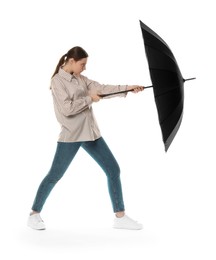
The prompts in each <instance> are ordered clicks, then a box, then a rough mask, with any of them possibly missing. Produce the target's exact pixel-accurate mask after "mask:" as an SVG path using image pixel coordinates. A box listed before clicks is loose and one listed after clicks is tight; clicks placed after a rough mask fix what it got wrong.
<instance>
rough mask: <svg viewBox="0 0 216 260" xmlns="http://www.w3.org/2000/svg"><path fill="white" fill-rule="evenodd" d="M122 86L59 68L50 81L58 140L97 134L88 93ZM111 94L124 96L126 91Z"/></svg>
mask: <svg viewBox="0 0 216 260" xmlns="http://www.w3.org/2000/svg"><path fill="white" fill-rule="evenodd" d="M126 89H127V85H118V86H114V85H101V84H99V83H98V82H96V81H93V80H90V79H88V78H87V77H85V76H82V75H80V76H79V77H76V76H74V75H71V74H69V73H67V72H66V71H64V70H63V69H61V68H60V70H59V72H58V73H57V74H56V75H55V76H54V77H53V78H52V80H51V91H52V96H53V102H54V109H55V114H56V118H57V120H58V122H59V123H60V125H61V132H60V135H59V139H58V141H59V142H80V141H93V140H96V139H98V138H99V137H101V134H100V130H99V128H98V125H97V122H96V120H95V117H94V114H93V109H92V106H91V105H92V99H91V97H90V93H110V92H117V91H122V90H126ZM115 96H124V97H125V96H126V94H125V93H124V94H118V95H115ZM112 97H113V96H112Z"/></svg>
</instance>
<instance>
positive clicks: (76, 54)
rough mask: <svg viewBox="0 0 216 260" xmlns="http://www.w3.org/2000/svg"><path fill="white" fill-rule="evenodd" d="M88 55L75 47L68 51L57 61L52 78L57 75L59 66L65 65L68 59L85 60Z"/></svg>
mask: <svg viewBox="0 0 216 260" xmlns="http://www.w3.org/2000/svg"><path fill="white" fill-rule="evenodd" d="M87 57H88V53H87V52H86V51H85V50H84V49H83V48H81V47H79V46H76V47H73V48H72V49H70V50H69V51H68V52H67V53H66V54H64V55H63V56H62V57H61V59H60V60H59V63H58V65H57V66H56V69H55V72H54V73H53V75H52V78H53V77H54V76H55V75H56V74H57V73H58V71H59V69H60V68H61V66H62V65H63V64H64V63H66V62H67V61H68V60H69V59H71V58H73V59H74V60H75V61H78V60H81V59H83V58H87Z"/></svg>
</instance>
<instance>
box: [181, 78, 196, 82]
mask: <svg viewBox="0 0 216 260" xmlns="http://www.w3.org/2000/svg"><path fill="white" fill-rule="evenodd" d="M193 79H196V78H189V79H183V81H184V82H185V81H188V80H193Z"/></svg>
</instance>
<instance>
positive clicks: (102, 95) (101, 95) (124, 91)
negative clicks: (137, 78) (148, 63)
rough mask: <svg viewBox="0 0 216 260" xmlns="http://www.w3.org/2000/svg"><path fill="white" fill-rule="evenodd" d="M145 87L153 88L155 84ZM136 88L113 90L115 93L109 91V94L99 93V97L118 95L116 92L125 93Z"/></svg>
mask: <svg viewBox="0 0 216 260" xmlns="http://www.w3.org/2000/svg"><path fill="white" fill-rule="evenodd" d="M145 88H153V86H147V87H144V89H145ZM133 90H134V89H129V90H123V91H118V92H113V93H108V94H98V96H99V97H107V96H112V95H116V94H123V93H127V92H130V91H133Z"/></svg>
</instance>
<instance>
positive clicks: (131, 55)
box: [0, 0, 216, 260]
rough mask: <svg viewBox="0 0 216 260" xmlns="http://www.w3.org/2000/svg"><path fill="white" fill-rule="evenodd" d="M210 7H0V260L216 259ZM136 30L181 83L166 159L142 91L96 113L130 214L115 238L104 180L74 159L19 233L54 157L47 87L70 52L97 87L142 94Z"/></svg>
mask: <svg viewBox="0 0 216 260" xmlns="http://www.w3.org/2000/svg"><path fill="white" fill-rule="evenodd" d="M213 4H214V1H213V0H212V1H211V0H206V1H197V0H182V1H174V0H172V1H171V0H163V1H160V0H158V1H157V0H151V1H145V0H142V1H141V0H140V1H139V0H133V1H130V0H128V1H117V0H109V1H99V0H98V1H97V0H93V1H90V0H89V1H87V0H86V1H73V0H70V1H69V0H68V1H67V0H61V1H56V0H52V1H45V0H43V1H42V0H37V1H31V0H28V1H27V0H26V1H25V0H19V1H15V0H11V1H10V0H8V1H2V2H1V4H0V27H1V28H0V29H1V30H0V33H1V48H0V58H1V62H0V66H1V68H0V69H1V96H0V99H1V102H0V106H1V107H0V113H1V128H0V129H1V130H0V131H1V145H0V147H1V148H0V149H1V165H0V167H1V169H0V173H1V182H0V207H1V214H0V220H1V222H0V223H1V235H0V237H1V250H0V255H1V259H14V257H18V258H19V259H21V258H22V259H30V258H32V259H36V258H39V257H40V259H48V258H49V259H53V260H54V259H59V258H61V259H76V260H77V259H118V258H126V257H128V258H132V257H133V258H134V259H146V260H150V259H157V260H158V259H166V260H168V259H170V260H171V259H175V260H177V259H186V260H187V259H188V260H189V259H190V260H191V259H208V260H213V259H216V252H215V244H216V235H215V234H216V221H215V220H216V210H215V199H216V190H215V186H216V183H215V182H216V178H215V145H216V138H215V130H216V127H215V125H216V124H215V111H216V105H215V94H216V91H215V58H216V57H215V49H214V48H215V45H216V41H215V36H214V34H215V28H214V24H215V11H214V8H215V7H214V5H213ZM139 20H142V21H143V22H144V23H145V24H147V25H148V26H149V27H151V28H152V29H153V30H155V31H156V32H157V33H158V34H159V35H160V36H161V37H162V38H163V39H164V40H165V41H166V42H167V43H168V45H169V46H170V48H171V49H172V51H173V53H174V55H175V57H176V59H177V61H178V64H179V66H180V68H181V72H182V74H183V76H184V77H185V78H187V77H196V78H197V79H196V80H195V81H189V82H187V83H186V84H185V107H184V117H183V122H182V125H181V127H180V130H179V132H178V134H177V136H176V138H175V140H174V141H173V143H172V145H171V147H170V149H169V151H168V153H165V152H164V147H163V143H162V137H161V132H160V128H159V124H158V118H157V112H156V107H155V103H154V97H153V92H152V90H151V89H149V90H145V91H144V92H142V93H139V94H137V95H135V94H131V93H130V94H128V96H127V98H125V99H124V98H115V99H109V100H104V101H100V102H99V103H97V104H94V111H95V115H96V118H97V121H98V124H99V126H100V129H101V132H102V134H103V137H104V138H105V140H106V141H107V143H108V144H109V146H110V148H111V150H112V151H113V153H114V155H115V156H116V158H117V160H118V162H119V164H120V167H121V172H122V175H121V176H122V185H123V191H124V200H125V204H126V209H127V214H128V215H129V216H131V217H132V218H135V219H137V220H139V221H140V222H142V223H143V225H144V229H143V230H142V231H138V232H136V231H135V232H133V231H121V230H113V229H112V228H111V226H112V219H113V213H112V208H111V203H110V201H109V196H108V191H107V186H106V178H105V175H104V173H103V172H102V171H101V169H100V168H99V167H98V166H97V165H96V164H95V162H94V161H92V159H91V158H90V157H89V156H88V155H86V154H85V153H84V152H83V151H82V150H80V152H79V153H78V155H77V156H76V158H75V159H74V161H73V163H72V165H71V166H70V168H69V170H68V171H67V173H66V175H65V176H64V178H63V179H62V180H61V182H60V183H59V184H58V185H57V186H56V187H55V189H54V190H53V192H52V193H51V195H50V197H49V199H48V200H47V203H46V205H45V207H44V210H43V212H42V217H43V218H44V220H45V222H46V225H47V230H46V231H44V232H36V231H33V230H30V229H28V228H27V227H26V220H27V216H28V214H29V211H30V208H31V205H32V202H33V199H34V196H35V193H36V190H37V188H38V185H39V183H40V181H41V180H42V178H43V177H44V176H45V174H46V173H47V171H48V170H49V167H50V164H51V161H52V159H53V155H54V152H55V148H56V140H57V138H58V133H59V125H58V124H57V122H56V119H55V115H54V111H53V104H52V98H51V93H50V90H49V81H50V77H51V75H52V73H53V71H54V69H55V66H56V65H57V62H58V60H59V59H60V57H61V56H62V55H63V54H64V53H66V52H67V51H68V50H69V49H70V48H72V47H73V46H75V45H80V46H82V47H83V48H84V49H86V51H87V52H88V54H89V61H88V65H87V70H86V71H85V73H84V74H85V75H86V76H88V77H89V78H90V79H94V80H97V81H99V82H100V83H104V84H106V83H109V84H140V85H150V84H151V81H150V77H149V72H148V66H147V61H146V57H145V53H144V47H143V39H142V35H141V30H140V27H139Z"/></svg>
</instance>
